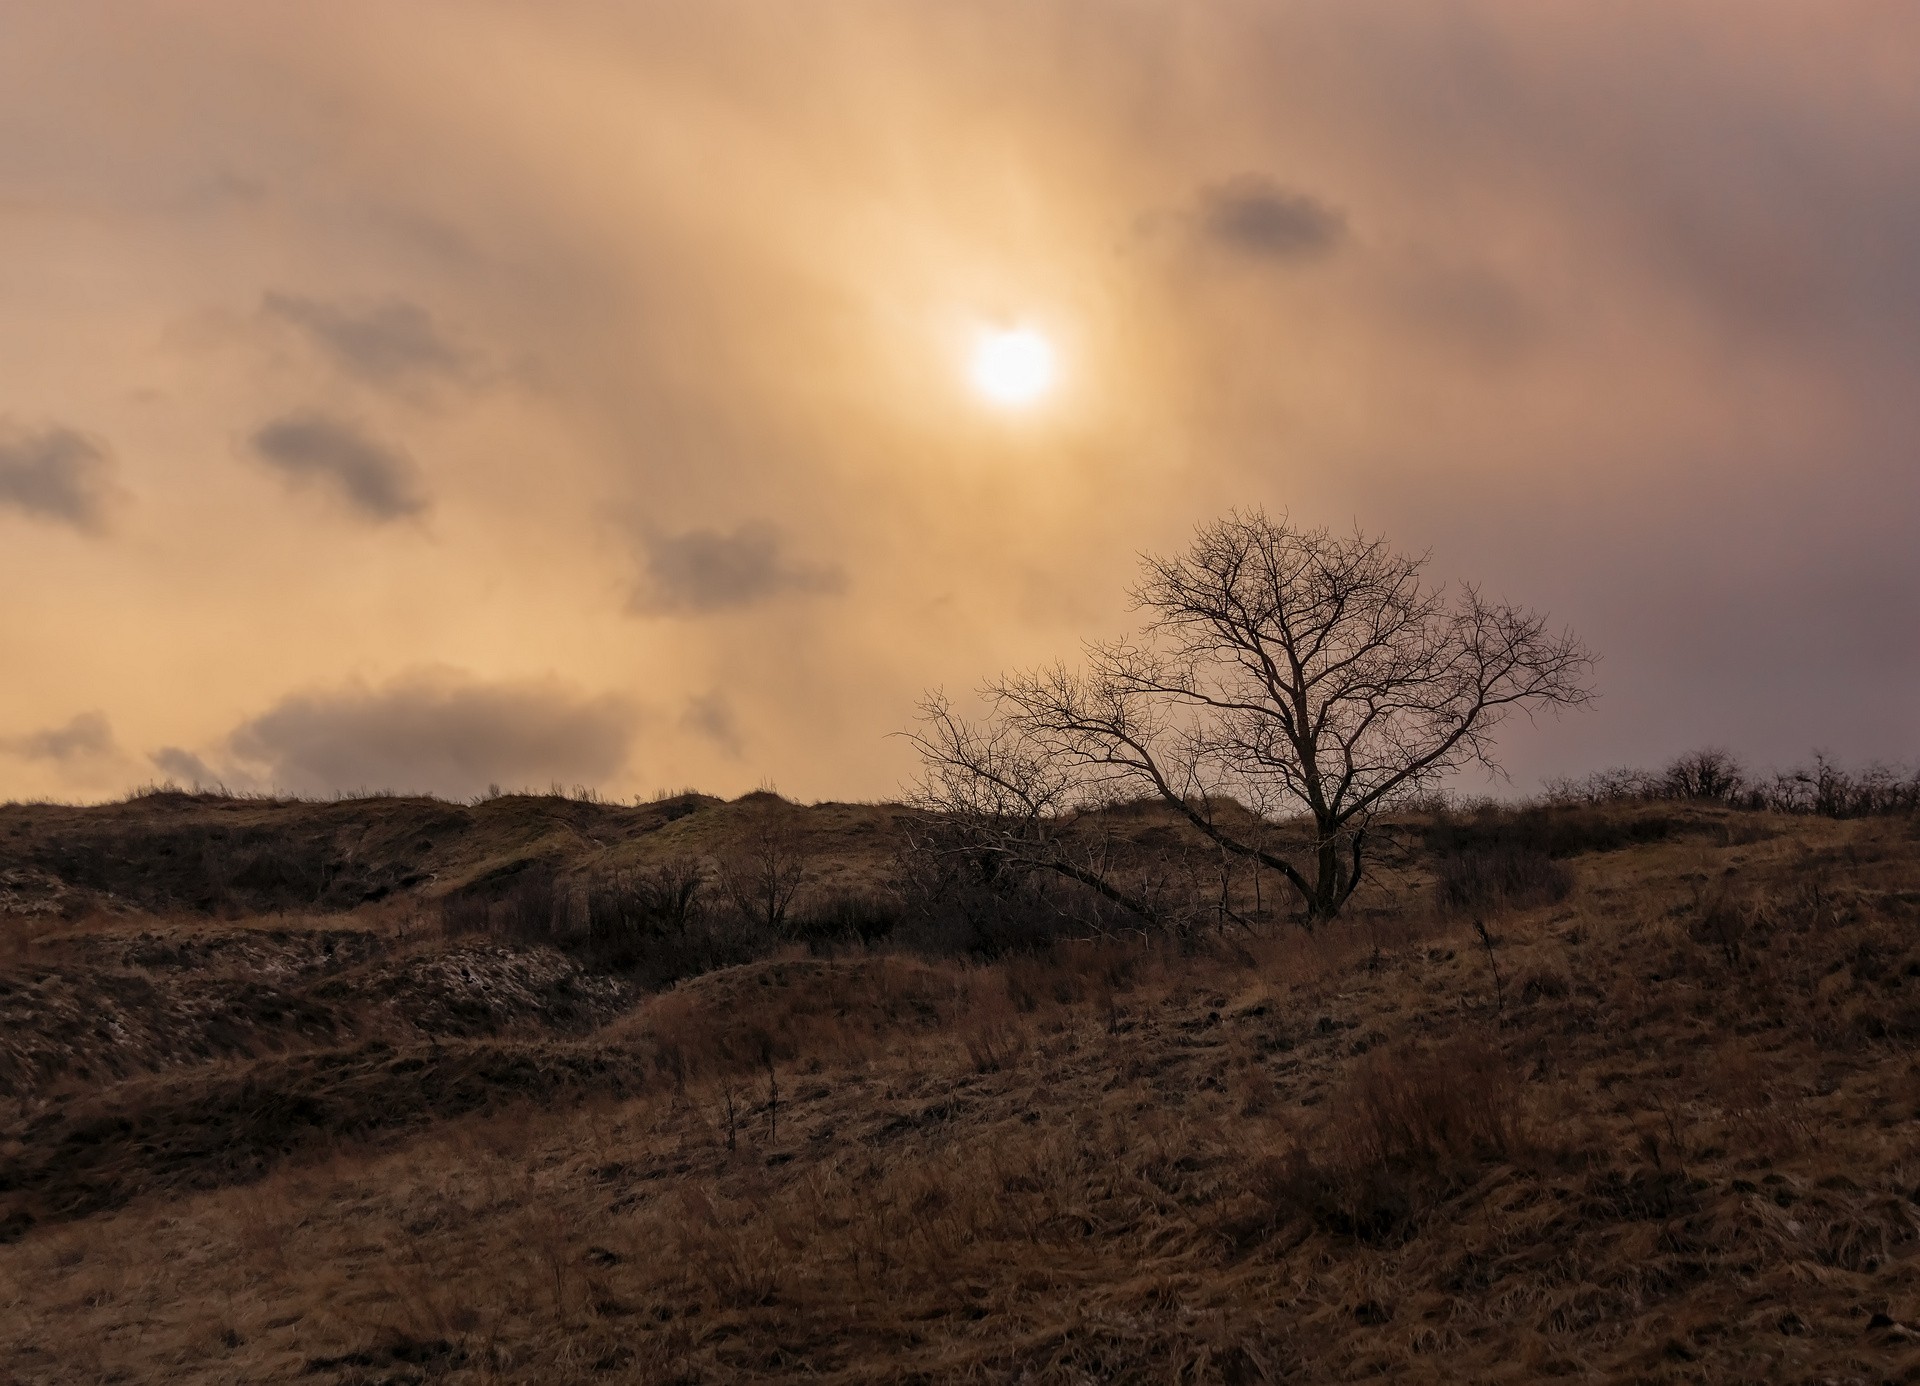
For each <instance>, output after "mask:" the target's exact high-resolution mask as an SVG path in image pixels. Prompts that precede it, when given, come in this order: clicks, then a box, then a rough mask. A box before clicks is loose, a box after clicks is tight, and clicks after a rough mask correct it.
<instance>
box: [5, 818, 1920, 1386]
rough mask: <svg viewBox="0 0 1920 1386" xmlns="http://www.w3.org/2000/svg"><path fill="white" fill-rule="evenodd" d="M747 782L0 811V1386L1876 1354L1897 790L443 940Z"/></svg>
mask: <svg viewBox="0 0 1920 1386" xmlns="http://www.w3.org/2000/svg"><path fill="white" fill-rule="evenodd" d="M749 810H754V811H760V812H764V811H765V810H766V805H764V804H760V805H744V804H735V805H725V804H721V803H719V802H718V801H715V800H710V799H701V798H698V797H683V798H681V799H677V800H667V801H663V802H662V803H660V804H655V805H648V806H643V807H639V808H614V807H609V806H604V805H595V804H589V803H579V802H574V801H569V800H564V799H557V798H552V799H550V798H534V797H522V796H514V797H509V798H506V799H501V800H497V801H493V802H490V803H486V804H480V805H474V806H466V807H463V806H457V805H449V804H442V803H436V802H433V801H427V800H405V799H392V800H383V799H368V800H355V801H347V802H343V803H338V804H305V805H287V804H273V803H268V802H256V801H249V800H218V799H211V798H195V797H190V796H167V795H160V796H151V797H149V798H147V799H136V800H133V801H130V802H129V803H127V804H124V805H111V806H104V807H100V808H93V809H70V808H59V807H52V806H8V807H5V808H0V1381H6V1382H20V1383H39V1382H45V1383H55V1382H59V1383H94V1382H114V1381H119V1382H146V1381H196V1382H264V1381H289V1382H308V1383H314V1386H328V1383H341V1384H342V1386H345V1383H375V1382H384V1383H401V1382H409V1383H412V1382H447V1383H465V1382H543V1383H547V1382H551V1383H566V1382H617V1381H645V1382H656V1381H657V1382H728V1381H785V1380H795V1379H819V1380H826V1381H838V1382H947V1381H956V1382H969V1381H977V1382H1009V1383H1011V1382H1031V1383H1043V1382H1044V1383H1054V1382H1058V1383H1068V1382H1076V1383H1077V1382H1095V1381H1098V1382H1108V1381H1127V1382H1133V1381H1139V1382H1203V1381H1222V1382H1282V1381H1336V1380H1338V1381H1346V1380H1357V1379H1364V1378H1386V1379H1392V1380H1409V1381H1503V1382H1527V1381H1538V1380H1544V1379H1549V1378H1552V1379H1566V1380H1574V1381H1641V1382H1693V1381H1754V1382H1761V1381H1765V1382H1834V1383H1842V1382H1859V1383H1880V1382H1889V1381H1900V1382H1920V1048H1917V1046H1920V819H1915V818H1913V817H1910V816H1906V817H1900V816H1895V817H1882V818H1867V819H1858V820H1850V821H1831V820H1825V819H1815V818H1788V817H1783V816H1776V815H1770V814H1765V813H1754V812H1736V811H1732V810H1727V809H1722V808H1718V807H1710V806H1689V805H1677V806H1676V805H1666V806H1663V807H1661V808H1660V809H1658V810H1657V820H1656V819H1655V818H1654V817H1650V815H1654V814H1655V813H1656V811H1655V810H1652V809H1648V808H1646V807H1645V806H1630V805H1628V806H1609V807H1605V808H1601V809H1585V810H1579V811H1577V812H1578V813H1579V814H1583V815H1584V817H1582V818H1579V819H1578V820H1577V821H1574V822H1573V823H1572V826H1571V827H1568V828H1567V830H1566V832H1564V833H1563V834H1562V837H1563V839H1564V840H1562V841H1559V844H1558V845H1557V846H1556V847H1555V849H1554V860H1556V861H1558V862H1560V863H1561V867H1560V868H1557V870H1558V875H1556V876H1555V877H1554V878H1553V883H1554V888H1552V889H1549V890H1544V891H1542V892H1540V893H1539V894H1538V895H1537V896H1528V895H1526V894H1524V893H1522V894H1520V895H1515V896H1508V897H1504V903H1501V902H1500V901H1499V900H1497V899H1493V898H1490V897H1488V898H1483V899H1482V907H1480V908H1478V909H1477V910H1476V909H1472V908H1441V906H1440V904H1437V903H1436V902H1437V901H1445V900H1446V899H1448V898H1449V897H1447V895H1446V893H1445V889H1442V888H1437V887H1436V879H1438V880H1439V881H1440V883H1441V886H1442V887H1445V886H1446V883H1447V881H1448V880H1449V879H1451V878H1449V876H1448V874H1447V873H1448V870H1449V867H1448V864H1447V862H1446V861H1444V860H1441V859H1440V855H1439V853H1440V851H1441V849H1440V848H1438V847H1435V848H1432V849H1430V850H1423V852H1414V853H1410V854H1409V856H1408V859H1407V861H1406V862H1405V863H1404V864H1403V865H1402V866H1400V867H1399V868H1398V869H1396V870H1395V871H1394V872H1392V873H1389V874H1387V875H1386V876H1384V877H1383V878H1382V879H1381V880H1380V881H1379V882H1378V884H1377V885H1376V886H1375V887H1374V888H1373V889H1372V891H1371V893H1370V895H1369V897H1368V898H1367V900H1366V901H1365V904H1364V906H1363V907H1362V908H1361V909H1358V910H1356V911H1355V912H1354V913H1353V914H1352V916H1351V918H1350V919H1348V920H1347V921H1345V922H1343V923H1342V924H1340V925H1339V926H1337V927H1334V928H1330V929H1327V930H1323V931H1322V932H1321V933H1320V934H1318V935H1316V936H1312V937H1309V936H1307V935H1306V934H1304V933H1302V932H1301V931H1299V930H1298V929H1296V928H1294V927H1292V926H1291V925H1288V924H1286V923H1284V922H1281V921H1274V922H1273V923H1272V924H1271V925H1270V927H1265V928H1256V929H1253V930H1233V931H1228V932H1223V933H1219V934H1214V935H1208V936H1206V937H1202V938H1197V939H1192V940H1188V941H1186V942H1185V943H1181V944H1175V943H1171V942H1150V941H1132V942H1125V941H1113V940H1080V941H1076V940H1074V939H1066V940H1063V941H1059V942H1055V943H1052V944H1050V945H1048V946H1046V947H1043V948H1038V949H1035V950H1032V951H1029V952H1015V953H1010V954H1006V955H1004V956H1001V957H999V958H998V959H996V960H992V961H980V960H977V959H971V960H970V959H967V958H960V957H941V956H936V955H930V954H928V953H926V952H924V951H920V952H916V951H913V950H910V949H907V948H904V947H897V946H893V945H884V944H876V945H873V946H867V947H863V946H854V945H851V944H847V945H843V946H839V947H832V948H827V947H820V946H817V945H816V946H815V947H814V948H813V949H811V950H809V949H808V948H806V947H804V946H801V945H797V944H795V945H789V946H788V947H786V948H785V949H783V950H781V951H779V952H777V953H775V954H773V955H772V956H767V957H763V958H761V959H760V960H758V961H754V962H749V963H745V964H741V965H737V966H732V967H725V968H721V969H720V970H717V971H711V972H707V973H705V974H704V975H698V976H693V977H689V978H686V979H684V980H681V981H679V982H678V983H677V984H675V985H672V986H669V987H666V988H664V989H652V988H649V987H645V986H642V985H641V984H640V983H639V982H638V981H637V980H636V979H635V978H634V977H633V976H631V975H628V974H625V973H620V972H615V971H609V970H606V969H600V968H595V967H594V966H591V965H589V963H588V962H587V961H584V960H583V959H582V958H581V957H580V956H579V955H578V954H576V953H570V952H564V951H559V950H556V949H554V948H552V947H548V946H545V945H542V944H539V943H537V942H532V943H530V942H526V941H523V940H516V939H513V938H508V937H504V936H501V935H498V934H494V933H485V932H481V933H462V934H456V935H452V936H449V935H448V933H447V931H446V930H444V929H443V928H442V927H441V925H440V922H439V921H440V914H439V913H438V908H437V905H436V902H437V901H438V900H439V899H440V898H441V897H444V896H448V895H449V894H454V893H457V892H459V891H461V890H466V889H472V888H477V886H481V885H484V884H485V883H486V882H488V881H489V880H497V879H502V878H503V873H507V874H511V871H512V870H513V869H515V868H517V867H519V866H524V864H525V863H527V862H530V861H538V862H543V863H547V864H549V865H551V867H552V868H553V869H554V870H557V871H559V872H561V873H562V875H563V877H564V875H565V873H567V872H577V871H581V870H585V869H588V868H592V869H596V870H598V869H610V868H618V867H636V866H643V865H645V864H647V863H649V862H653V861H659V860H665V859H666V858H667V857H668V856H669V855H671V854H682V855H698V854H702V853H714V852H720V851H723V850H724V849H725V845H726V843H727V842H728V841H729V834H731V833H737V832H738V831H739V830H740V824H741V823H743V822H745V821H746V816H747V814H748V812H749ZM781 812H783V813H785V814H786V815H787V818H788V820H789V822H790V825H791V827H792V830H793V832H794V834H795V835H796V836H795V840H796V841H799V842H800V843H802V844H803V846H804V849H805V851H806V853H807V856H808V860H809V861H810V863H811V865H812V876H811V878H810V882H809V886H808V889H810V890H811V891H814V892H815V893H817V894H818V893H823V892H827V891H829V890H857V889H877V888H878V882H880V880H881V879H882V877H883V876H884V873H885V870H886V864H887V862H888V860H889V857H890V853H891V852H892V850H893V848H892V844H893V841H894V839H895V838H896V837H897V835H898V830H899V825H900V821H901V816H902V814H903V812H904V811H902V810H897V809H891V808H886V807H872V806H849V805H825V806H819V807H816V808H812V809H805V810H802V809H798V808H788V807H784V806H783V807H781ZM1566 812H1567V813H1575V812H1576V811H1574V810H1567V811H1566ZM1509 816H1511V815H1509ZM1481 817H1482V819H1484V820H1486V821H1487V822H1489V823H1494V822H1495V820H1498V819H1500V817H1501V815H1500V813H1499V812H1497V811H1489V812H1488V813H1486V814H1483V815H1481ZM1596 825H1598V826H1596ZM1403 826H1405V827H1406V834H1407V837H1408V840H1409V841H1416V840H1425V841H1430V842H1431V841H1440V839H1438V838H1434V837H1433V836H1432V835H1431V834H1429V835H1428V837H1427V838H1426V839H1421V838H1420V835H1419V832H1418V831H1417V829H1418V826H1419V825H1418V824H1410V825H1403ZM1496 826H1497V823H1496ZM1563 826H1564V825H1563ZM1549 828H1551V829H1552V831H1556V832H1558V831H1560V829H1559V828H1553V826H1552V824H1549ZM1602 829H1604V830H1602ZM1642 829H1645V830H1644V831H1643V830H1642ZM1556 897H1557V898H1556ZM1474 898H1476V897H1473V895H1472V893H1471V891H1469V892H1468V893H1467V899H1468V901H1469V903H1471V902H1472V900H1473V899H1474ZM1530 901H1531V903H1530ZM1476 919H1477V920H1479V921H1481V922H1482V923H1484V925H1485V926H1486V927H1485V938H1484V940H1483V938H1482V936H1481V934H1480V933H1479V932H1478V931H1477V930H1476V928H1475V920H1476Z"/></svg>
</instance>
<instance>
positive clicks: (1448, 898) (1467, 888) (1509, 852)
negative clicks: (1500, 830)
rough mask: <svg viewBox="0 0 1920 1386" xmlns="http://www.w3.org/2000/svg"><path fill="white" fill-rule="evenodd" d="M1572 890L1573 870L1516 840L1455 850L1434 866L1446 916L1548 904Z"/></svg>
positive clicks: (1438, 895) (1436, 896) (1436, 899)
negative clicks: (1514, 842) (1514, 841)
mask: <svg viewBox="0 0 1920 1386" xmlns="http://www.w3.org/2000/svg"><path fill="white" fill-rule="evenodd" d="M1572 890H1573V872H1572V871H1570V870H1568V868H1567V867H1566V865H1565V864H1564V863H1562V862H1558V861H1555V860H1554V859H1553V858H1552V857H1550V856H1548V855H1547V854H1546V853H1545V852H1543V851H1541V850H1539V849H1538V848H1534V847H1526V846H1521V845H1518V844H1511V843H1507V844H1499V845H1495V846H1489V847H1477V848H1470V849H1468V850H1466V851H1462V852H1456V853H1453V854H1452V855H1449V856H1445V857H1442V858H1441V859H1440V861H1439V862H1438V863H1437V864H1436V866H1435V870H1434V903H1435V904H1436V905H1438V907H1439V909H1440V912H1441V913H1442V914H1448V915H1463V914H1481V913H1487V912H1492V911H1497V910H1501V909H1525V908H1527V907H1528V906H1531V905H1550V904H1554V903H1556V902H1558V901H1560V900H1564V899H1566V898H1567V896H1568V894H1569V893H1571V892H1572Z"/></svg>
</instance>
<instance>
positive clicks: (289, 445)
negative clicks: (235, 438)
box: [253, 413, 427, 521]
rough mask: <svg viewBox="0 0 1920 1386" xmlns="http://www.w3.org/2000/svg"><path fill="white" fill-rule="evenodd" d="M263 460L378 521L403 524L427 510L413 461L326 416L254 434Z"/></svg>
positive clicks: (291, 419)
mask: <svg viewBox="0 0 1920 1386" xmlns="http://www.w3.org/2000/svg"><path fill="white" fill-rule="evenodd" d="M253 449H254V451H255V452H256V453H258V454H259V455H260V458H261V460H262V461H264V462H266V463H267V464H268V465H269V466H272V467H276V468H278V469H279V470H281V471H282V472H285V473H286V474H287V475H288V476H291V477H293V478H295V479H296V480H299V481H308V480H313V479H318V480H320V481H321V482H323V483H325V484H327V485H329V486H332V487H334V488H335V489H336V490H338V491H339V493H340V494H341V496H342V497H344V498H345V500H346V501H347V503H348V504H349V505H351V506H352V507H353V509H355V510H356V511H358V512H359V513H360V514H362V515H365V516H366V517H368V518H369V519H373V520H383V521H384V520H398V519H404V518H405V517H407V516H409V515H418V514H420V513H421V512H422V511H424V510H425V509H426V508H427V501H426V497H425V496H424V495H422V494H421V491H420V482H419V476H418V473H417V472H416V470H415V468H414V465H413V463H412V462H411V461H410V460H408V458H407V457H406V456H405V455H404V454H403V453H400V452H398V451H396V450H394V449H392V448H389V447H387V446H386V445H385V444H383V443H379V442H376V441H375V440H373V439H371V438H369V437H367V436H366V434H364V433H362V432H361V431H360V430H359V429H358V428H356V427H355V426H354V425H352V424H350V423H346V422H344V421H342V420H339V419H333V418H329V417H327V416H326V415H324V414H316V413H304V414H289V415H287V416H285V417H283V418H279V419H275V420H274V421H273V422H272V423H269V424H267V425H265V426H264V427H263V428H261V429H260V430H259V431H258V432H257V433H255V434H254V435H253Z"/></svg>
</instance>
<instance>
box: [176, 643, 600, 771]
mask: <svg viewBox="0 0 1920 1386" xmlns="http://www.w3.org/2000/svg"><path fill="white" fill-rule="evenodd" d="M636 720H637V714H636V711H635V709H634V707H633V706H632V705H631V704H630V703H628V702H627V701H625V700H624V699H621V698H617V697H612V696H606V697H590V696H587V695H585V694H582V693H581V692H579V691H578V690H577V689H575V688H573V687H572V686H570V685H567V684H564V683H560V682H558V681H555V680H541V681H522V682H505V683H487V682H482V681H479V680H476V679H473V678H471V677H469V676H467V675H464V674H460V673H456V672H453V671H449V670H433V671H426V672H420V673H414V674H410V675H407V676H405V677H402V678H400V679H396V680H395V681H393V682H392V683H389V684H386V685H384V686H382V687H378V688H369V687H365V686H349V687H347V688H342V689H333V690H320V691H312V692H305V693H295V694H291V695H289V696H288V697H286V698H283V699H282V700H281V701H280V702H278V703H277V704H275V705H274V706H273V707H271V708H269V709H268V710H267V711H266V712H264V713H262V714H261V715H260V716H258V717H255V718H253V719H252V720H251V721H249V722H247V723H245V724H244V725H242V726H241V727H239V728H238V729H237V730H236V731H235V732H234V733H233V735H232V736H231V737H229V738H228V745H229V747H230V748H231V750H232V752H233V754H234V755H235V756H236V757H237V758H238V759H239V760H240V761H241V762H243V763H245V764H248V765H249V766H252V767H256V768H255V769H253V770H251V771H249V772H248V773H250V774H251V775H252V777H253V778H254V779H255V780H256V781H258V782H262V783H265V784H270V785H272V786H275V787H277V788H280V789H285V790H291V791H293V792H296V793H303V794H323V793H330V792H335V791H340V790H355V789H397V790H417V791H431V792H433V793H437V794H444V795H448V796H453V797H464V796H467V795H471V794H476V793H479V792H480V791H481V790H483V789H485V788H486V786H488V785H489V784H499V785H504V786H507V787H509V788H514V787H522V786H530V787H539V788H545V787H546V786H548V785H549V784H552V783H555V782H558V783H562V784H568V785H572V784H576V783H579V784H587V785H595V784H601V783H605V782H606V781H608V780H611V779H614V778H616V777H617V776H618V775H619V774H620V773H621V771H622V770H623V769H624V768H625V766H626V764H627V760H628V755H629V752H630V750H631V748H632V743H633V735H634V730H635V722H636ZM156 763H158V760H157V757H156Z"/></svg>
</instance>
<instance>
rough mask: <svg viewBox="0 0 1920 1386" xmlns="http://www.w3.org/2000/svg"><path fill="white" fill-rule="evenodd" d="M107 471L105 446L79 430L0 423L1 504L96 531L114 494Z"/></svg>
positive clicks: (110, 468)
mask: <svg viewBox="0 0 1920 1386" xmlns="http://www.w3.org/2000/svg"><path fill="white" fill-rule="evenodd" d="M111 470H112V465H111V463H110V462H109V460H108V457H107V452H106V449H105V448H104V447H103V446H102V445H101V444H100V443H98V442H96V441H95V440H94V439H92V438H89V437H87V436H86V435H85V434H84V433H79V432H76V431H75V430H73V429H71V428H49V429H45V430H43V431H41V432H38V433H32V432H28V431H26V430H24V429H17V428H13V427H11V426H8V425H5V424H0V506H11V507H13V508H14V509H16V510H20V511H23V512H25V513H26V514H28V515H32V516H35V517H36V518H39V519H47V520H55V521H58V522H59V523H61V524H68V525H72V526H73V527H74V528H75V529H77V530H81V531H82V532H84V533H88V534H98V533H100V532H101V531H102V530H104V529H105V528H106V521H107V507H108V504H109V502H110V501H111V500H112V497H113V484H112V481H111V477H110V472H111Z"/></svg>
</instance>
